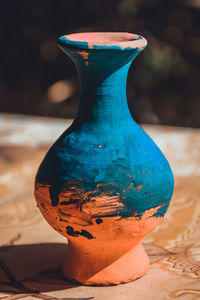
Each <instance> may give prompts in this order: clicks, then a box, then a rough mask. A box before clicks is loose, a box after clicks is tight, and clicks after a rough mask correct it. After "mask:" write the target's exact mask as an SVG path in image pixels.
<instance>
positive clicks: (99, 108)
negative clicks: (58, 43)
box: [62, 47, 140, 127]
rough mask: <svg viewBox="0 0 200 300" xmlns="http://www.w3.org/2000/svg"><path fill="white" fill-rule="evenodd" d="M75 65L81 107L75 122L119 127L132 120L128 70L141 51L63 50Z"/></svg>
mask: <svg viewBox="0 0 200 300" xmlns="http://www.w3.org/2000/svg"><path fill="white" fill-rule="evenodd" d="M62 50H64V52H65V53H67V54H68V55H69V56H70V57H71V58H72V60H73V61H74V62H75V64H76V66H77V69H78V73H79V79H80V88H81V89H80V91H81V93H80V105H79V111H78V114H77V116H76V118H75V123H79V124H83V123H88V122H89V123H96V124H99V125H100V126H101V125H102V124H103V126H104V127H106V125H109V126H115V127H116V126H117V125H119V126H121V125H122V122H127V121H128V120H130V119H132V118H131V115H130V112H129V108H128V104H127V98H126V82H127V74H128V70H129V67H130V65H131V63H132V61H133V59H134V58H135V57H136V55H137V54H138V53H139V52H140V50H139V49H138V48H136V49H132V50H131V51H130V50H129V51H116V50H109V51H106V50H94V49H87V50H77V49H70V48H69V47H66V48H65V47H62Z"/></svg>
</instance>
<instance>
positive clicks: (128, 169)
mask: <svg viewBox="0 0 200 300" xmlns="http://www.w3.org/2000/svg"><path fill="white" fill-rule="evenodd" d="M94 34H95V33H91V34H82V35H81V34H74V35H69V36H64V37H61V38H60V39H59V44H60V47H61V49H62V50H63V51H64V52H65V53H66V54H67V55H69V56H70V57H71V59H72V60H73V61H74V62H75V64H76V66H77V69H78V72H79V78H80V85H81V95H80V106H79V111H78V114H77V116H76V118H75V120H74V122H73V123H72V125H71V126H70V127H69V128H68V129H67V130H66V131H65V132H64V133H63V134H62V135H61V137H60V138H59V139H58V140H57V141H56V142H55V144H54V145H53V146H52V147H51V148H50V150H49V151H48V153H47V154H46V156H45V158H44V160H43V162H42V163H41V165H40V167H39V170H38V173H37V176H36V182H35V197H36V200H37V204H38V207H39V208H40V210H41V212H42V214H43V216H44V217H45V219H46V220H47V222H48V223H49V224H50V225H51V226H52V227H53V228H54V229H56V230H57V231H58V232H59V233H61V234H62V235H64V236H65V237H66V238H67V239H68V241H69V245H68V252H67V255H66V259H65V261H64V264H63V268H62V270H63V274H64V275H65V276H66V277H67V278H68V279H69V280H71V281H74V282H79V283H82V284H86V285H111V284H119V283H123V282H128V281H131V280H134V279H136V278H138V277H141V276H142V275H143V274H145V273H146V271H147V270H148V265H149V261H148V257H147V255H146V253H145V251H144V249H143V247H142V244H141V241H142V238H143V237H144V236H145V235H146V234H147V233H148V232H150V231H151V230H153V228H154V227H155V226H156V225H157V224H158V223H159V222H160V221H161V219H162V218H163V216H164V214H165V212H166V210H167V208H168V206H169V202H170V199H171V196H172V193H173V175H172V172H171V168H170V166H169V163H168V162H167V160H166V158H165V157H164V155H163V154H162V152H161V151H160V150H159V148H158V147H157V146H156V145H155V143H154V142H153V141H152V140H151V138H150V137H149V136H148V135H147V134H146V133H145V132H144V131H143V129H141V127H140V126H138V125H137V124H136V123H135V121H134V120H133V118H132V117H131V114H130V112H129V109H128V105H127V99H126V80H127V74H128V70H129V67H130V65H131V63H132V61H133V59H134V58H135V57H136V55H137V54H138V53H139V52H140V51H141V50H142V49H143V48H144V47H145V46H146V41H145V39H144V38H142V37H140V36H136V35H131V34H130V35H129V34H119V36H118V37H116V35H117V34H115V33H114V34H113V35H112V34H110V36H109V34H108V36H107V35H106V34H102V36H101V34H100V37H99V34H96V36H94ZM123 39H124V40H123Z"/></svg>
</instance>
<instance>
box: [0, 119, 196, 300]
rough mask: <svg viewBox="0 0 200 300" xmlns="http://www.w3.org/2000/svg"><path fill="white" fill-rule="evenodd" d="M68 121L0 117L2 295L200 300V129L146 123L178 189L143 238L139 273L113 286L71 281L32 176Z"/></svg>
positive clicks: (61, 246)
mask: <svg viewBox="0 0 200 300" xmlns="http://www.w3.org/2000/svg"><path fill="white" fill-rule="evenodd" d="M70 123H71V121H70V120H61V119H51V118H41V117H25V116H20V115H12V116H11V115H7V114H1V115H0V154H1V155H0V246H1V247H0V299H22V298H23V299H36V298H38V299H66V300H70V299H79V300H80V299H84V300H86V299H95V300H97V299H98V300H102V299H103V300H123V299H131V300H132V299H134V300H143V299H145V300H147V299H148V300H157V299H158V300H163V299H166V300H168V299H177V300H179V299H183V300H184V299H188V300H192V299H193V300H196V299H200V130H199V129H191V128H179V127H165V126H157V125H144V126H142V127H143V128H144V129H145V131H146V132H147V133H148V134H149V135H150V136H151V137H152V138H153V139H154V141H155V142H156V143H157V145H158V146H159V147H160V148H161V150H162V151H163V153H164V154H165V156H166V157H167V159H168V160H169V162H170V164H171V167H172V170H173V173H174V176H175V191H174V195H173V198H172V202H171V206H170V208H169V210H168V212H167V214H166V216H165V218H164V220H163V221H162V222H161V224H160V225H159V226H158V227H157V228H156V229H155V230H154V231H153V232H152V233H151V234H149V235H148V236H147V237H146V238H145V240H144V246H145V248H146V251H147V253H148V255H149V257H150V260H151V266H150V269H149V272H148V273H147V274H146V275H145V276H143V277H142V278H140V279H138V280H136V281H134V282H130V283H127V284H122V285H118V286H110V287H88V286H78V285H74V284H72V283H70V282H68V281H66V280H65V279H64V278H63V276H62V274H61V272H60V266H61V263H62V260H63V257H64V255H65V252H66V249H67V243H66V240H65V238H64V237H62V236H61V235H59V234H58V233H57V232H56V231H54V230H53V229H52V228H51V227H50V226H49V225H48V224H47V223H46V222H45V220H44V219H43V217H42V216H41V214H40V212H39V210H38V209H37V207H36V203H35V200H34V197H33V185H34V176H35V173H36V171H37V168H38V166H39V163H40V162H41V160H42V158H43V156H44V154H45V153H46V151H47V149H48V148H49V146H50V145H51V144H52V143H53V142H54V141H55V140H56V138H57V137H58V136H59V135H60V134H61V133H62V132H63V131H64V130H65V128H66V127H68V126H69V124H70Z"/></svg>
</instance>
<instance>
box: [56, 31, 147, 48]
mask: <svg viewBox="0 0 200 300" xmlns="http://www.w3.org/2000/svg"><path fill="white" fill-rule="evenodd" d="M58 41H59V44H61V45H63V44H65V45H68V46H72V47H75V48H80V49H111V50H132V49H138V50H143V49H144V48H145V47H146V45H147V40H146V39H145V38H144V37H142V36H141V35H138V34H133V33H128V32H81V33H72V34H67V35H63V36H61V37H60V38H59V39H58Z"/></svg>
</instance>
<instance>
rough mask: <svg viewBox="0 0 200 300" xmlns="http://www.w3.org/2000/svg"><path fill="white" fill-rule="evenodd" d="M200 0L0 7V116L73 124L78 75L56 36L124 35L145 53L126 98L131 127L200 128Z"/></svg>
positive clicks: (58, 1) (58, 0) (54, 0)
mask: <svg viewBox="0 0 200 300" xmlns="http://www.w3.org/2000/svg"><path fill="white" fill-rule="evenodd" d="M199 25H200V0H173V1H164V0H163V1H159V0H109V1H108V0H107V1H104V0H101V1H100V0H96V1H94V0H73V1H67V0H48V1H47V0H38V1H35V0H34V1H33V0H29V1H27V0H19V1H14V0H13V1H10V0H6V1H1V4H0V26H1V29H0V40H1V47H0V111H1V112H9V113H21V114H29V115H44V116H52V117H65V118H66V117H70V118H71V117H74V116H75V114H76V112H77V108H78V101H79V100H78V99H79V83H78V75H77V71H76V68H75V66H74V64H73V63H72V61H71V60H70V59H69V58H68V57H67V56H66V55H64V54H63V53H62V52H61V50H59V48H58V47H57V45H56V42H57V38H58V37H59V36H60V35H63V34H67V33H72V32H83V31H128V32H131V33H137V34H141V35H143V36H144V37H145V38H146V39H147V40H148V47H147V48H146V50H145V51H143V52H142V54H140V55H139V56H138V57H137V58H136V60H135V61H134V63H133V65H132V67H131V69H130V72H129V77H128V84H127V95H128V103H129V107H130V110H131V113H132V115H133V117H134V119H135V120H136V121H137V122H142V123H144V122H145V123H156V124H164V125H178V126H190V127H200V99H199V97H200V66H199V62H200V59H199V58H200V56H199V54H200V32H199V31H200V26H199Z"/></svg>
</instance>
